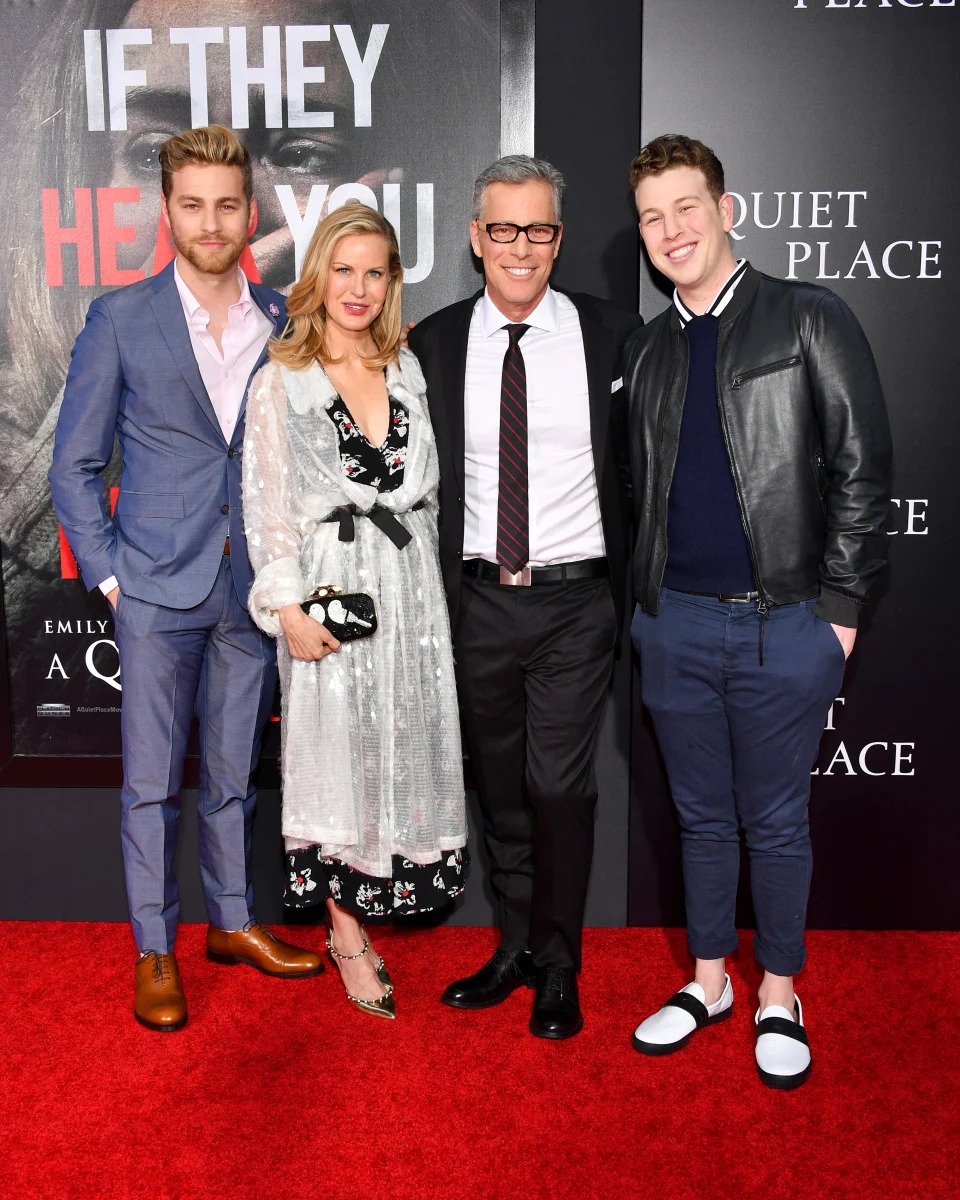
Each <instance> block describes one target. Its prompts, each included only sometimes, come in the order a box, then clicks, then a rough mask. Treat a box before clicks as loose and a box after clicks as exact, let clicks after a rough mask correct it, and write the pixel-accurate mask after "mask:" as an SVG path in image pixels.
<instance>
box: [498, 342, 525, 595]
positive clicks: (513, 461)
mask: <svg viewBox="0 0 960 1200" xmlns="http://www.w3.org/2000/svg"><path fill="white" fill-rule="evenodd" d="M506 328H507V333H508V334H509V335H510V345H509V346H508V347H507V352H506V354H505V355H504V356H503V376H502V379H501V383H500V491H499V498H498V501H497V562H498V563H499V564H500V565H501V566H503V567H506V569H507V570H508V571H510V573H511V574H516V572H517V571H519V570H520V568H521V567H524V566H526V564H527V560H528V559H529V557H530V508H529V498H528V492H527V483H528V479H527V475H528V472H527V371H526V367H525V366H524V363H523V355H522V354H521V353H520V345H519V342H520V339H521V338H522V337H523V335H524V334H525V333H526V332H527V330H528V329H529V328H530V326H529V325H508V326H507V327H506Z"/></svg>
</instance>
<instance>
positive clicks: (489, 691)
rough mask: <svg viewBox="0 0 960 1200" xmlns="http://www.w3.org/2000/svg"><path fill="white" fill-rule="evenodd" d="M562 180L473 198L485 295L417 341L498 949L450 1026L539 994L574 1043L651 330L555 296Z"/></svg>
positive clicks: (537, 1010) (505, 170)
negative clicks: (529, 989)
mask: <svg viewBox="0 0 960 1200" xmlns="http://www.w3.org/2000/svg"><path fill="white" fill-rule="evenodd" d="M562 194H563V178H562V176H561V175H560V173H559V171H557V170H556V168H555V167H553V166H551V165H550V164H549V163H547V162H542V161H539V160H537V159H533V158H529V157H527V156H526V155H511V156H509V157H507V158H502V159H500V160H499V161H498V162H496V163H494V164H493V165H492V166H490V167H488V168H487V170H485V171H484V172H483V173H482V174H481V175H480V177H479V179H478V180H477V184H476V189H475V192H474V212H473V221H472V222H471V225H470V241H471V245H472V246H473V250H474V253H475V254H477V255H478V256H479V257H480V259H481V260H482V262H483V270H484V276H485V279H486V287H485V289H484V290H483V291H482V292H480V293H479V294H478V295H475V296H472V297H470V299H468V300H463V301H460V302H459V303H457V304H452V305H450V306H449V307H448V308H445V309H442V310H441V311H440V312H438V313H434V314H433V316H431V317H429V318H427V320H425V321H423V322H422V323H421V324H420V325H418V326H417V327H416V328H415V329H414V330H413V331H412V333H411V334H410V346H411V348H412V349H413V350H414V352H415V353H416V354H417V356H418V357H419V359H420V362H421V365H422V367H423V371H424V374H425V376H426V380H427V397H428V400H429V404H430V413H431V418H432V420H433V426H434V431H435V433H436V438H437V446H438V450H439V457H440V559H441V566H442V569H443V577H444V583H445V586H446V590H447V598H448V601H449V605H450V619H451V625H452V629H453V638H454V650H455V655H456V660H457V679H458V686H459V689H460V700H461V707H462V710H463V719H464V726H465V732H466V736H467V744H468V748H469V751H470V756H471V759H472V762H473V765H474V768H475V772H476V779H477V789H478V792H479V796H480V804H481V809H482V812H483V819H484V832H485V835H486V841H487V847H488V850H489V854H490V871H491V883H492V885H493V890H494V892H495V894H496V898H497V904H498V910H499V913H498V915H499V922H500V928H501V932H502V938H501V944H500V947H499V949H498V950H497V952H496V953H495V954H494V956H493V958H492V959H491V960H490V961H489V962H488V963H486V964H485V965H484V966H483V967H482V968H481V969H480V970H479V971H478V972H477V973H476V974H474V975H471V976H469V977H468V978H466V979H460V980H458V981H457V982H455V983H453V984H451V985H450V987H448V988H447V990H446V991H445V992H444V994H443V1000H444V1002H445V1003H446V1004H450V1005H452V1006H453V1007H455V1008H486V1007H489V1006H490V1005H493V1004H499V1003H500V1002H501V1001H502V1000H504V999H505V998H506V997H507V996H508V995H509V994H510V993H511V992H512V991H513V990H514V989H515V988H517V987H520V986H523V985H526V986H534V985H535V986H536V998H535V1001H534V1006H533V1015H532V1017H531V1020H530V1030H531V1032H532V1033H534V1034H536V1035H537V1036H538V1037H546V1038H566V1037H572V1036H573V1035H574V1034H576V1033H578V1032H579V1031H580V1029H581V1028H582V1027H583V1017H582V1015H581V1013H580V1005H579V1000H578V995H577V972H578V971H579V969H580V944H581V930H582V926H583V911H584V905H585V903H586V891H587V880H588V877H589V873H590V860H591V857H592V850H593V820H594V808H595V805H596V800H597V788H596V780H595V777H594V770H593V759H594V751H595V748H596V741H597V732H598V729H599V725H600V717H601V714H602V712H603V706H604V700H605V697H606V693H607V689H608V685H609V682H610V675H611V670H612V666H613V655H614V645H615V643H616V640H617V631H618V629H619V626H620V615H621V609H622V597H623V590H624V575H625V567H626V559H627V552H626V536H625V534H626V520H625V502H624V495H623V492H622V485H621V480H622V478H623V473H622V470H621V468H622V464H623V459H624V454H625V450H626V439H625V436H624V433H623V432H622V431H623V429H624V427H623V426H622V425H621V421H620V416H621V412H622V391H621V386H622V381H621V379H620V378H619V376H620V353H621V349H622V347H623V344H624V342H625V341H626V339H627V338H628V337H629V335H630V334H631V333H632V332H633V331H634V330H635V329H637V328H638V327H639V325H640V324H641V321H640V318H639V317H638V316H637V315H635V314H631V313H626V312H623V311H620V310H618V309H616V308H614V307H613V306H612V305H610V304H608V303H606V302H605V301H602V300H597V299H595V298H594V297H591V296H583V295H566V294H565V293H563V292H559V291H557V290H555V289H554V288H551V287H550V283H549V280H550V272H551V271H552V269H553V263H554V260H555V259H556V257H557V252H558V250H559V249H560V239H561V235H562V226H561V224H560V207H561V200H562Z"/></svg>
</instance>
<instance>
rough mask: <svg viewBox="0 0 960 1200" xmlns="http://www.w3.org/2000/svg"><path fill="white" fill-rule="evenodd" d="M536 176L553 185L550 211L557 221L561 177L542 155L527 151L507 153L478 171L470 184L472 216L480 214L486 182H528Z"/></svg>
mask: <svg viewBox="0 0 960 1200" xmlns="http://www.w3.org/2000/svg"><path fill="white" fill-rule="evenodd" d="M531 179H539V180H540V181H541V182H542V183H549V184H550V186H551V187H552V188H553V211H554V214H555V217H556V220H557V221H558V222H559V220H560V214H561V211H562V209H563V176H562V175H561V174H560V172H559V171H558V170H557V168H556V167H555V166H554V165H553V163H548V162H547V160H546V159H544V158H531V157H530V155H529V154H508V155H507V156H506V157H505V158H498V159H497V161H496V162H495V163H491V164H490V166H489V167H487V168H486V169H485V170H483V171H481V172H480V174H479V175H478V176H477V182H476V183H475V184H474V185H473V219H474V220H475V221H479V220H480V218H481V217H482V216H483V197H484V193H485V192H486V190H487V184H489V183H528V182H529V181H530V180H531Z"/></svg>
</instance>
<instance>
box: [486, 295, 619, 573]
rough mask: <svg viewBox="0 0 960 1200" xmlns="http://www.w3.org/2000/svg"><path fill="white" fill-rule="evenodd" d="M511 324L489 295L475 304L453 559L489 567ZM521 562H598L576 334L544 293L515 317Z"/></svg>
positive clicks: (576, 323)
mask: <svg viewBox="0 0 960 1200" xmlns="http://www.w3.org/2000/svg"><path fill="white" fill-rule="evenodd" d="M510 324H512V322H511V321H510V319H509V318H508V317H505V316H504V315H503V313H502V312H500V310H499V309H498V308H497V307H496V305H495V304H494V303H493V301H492V300H491V299H490V296H489V293H488V292H484V294H483V296H481V297H480V299H479V300H478V301H477V305H476V307H475V308H474V310H473V317H472V319H471V323H470V334H469V338H468V341H467V372H466V380H465V387H464V449H465V451H466V457H465V462H464V497H463V499H464V529H463V557H464V558H485V559H486V560H487V561H488V562H496V561H497V501H498V495H499V476H500V466H499V460H500V380H501V376H502V374H503V356H504V354H505V353H506V351H507V346H508V344H509V335H508V334H507V332H506V328H505V327H506V326H507V325H510ZM523 324H524V325H529V326H530V328H529V329H528V330H527V332H526V333H525V334H524V335H523V337H522V338H521V339H520V343H519V345H520V352H521V353H522V355H523V361H524V364H525V367H526V375H527V440H528V480H529V483H528V490H529V510H530V560H529V561H530V565H531V566H549V565H551V564H552V563H562V562H573V561H576V560H579V559H584V558H602V557H603V555H604V553H605V550H604V542H603V527H602V525H601V522H600V496H599V493H598V491H597V479H596V468H595V464H594V461H593V443H592V441H591V437H590V401H589V396H588V393H587V365H586V361H585V360H584V354H583V335H582V333H581V331H580V317H579V315H578V313H577V310H576V307H575V305H574V304H573V303H572V302H571V301H570V300H568V299H567V297H566V296H563V295H561V294H560V293H559V292H555V291H553V289H552V288H549V287H548V288H547V291H546V293H545V294H544V297H543V299H542V300H541V301H540V303H539V304H538V305H537V307H536V308H535V309H534V310H533V312H532V313H531V314H530V315H529V316H528V317H526V318H525V319H524V321H523Z"/></svg>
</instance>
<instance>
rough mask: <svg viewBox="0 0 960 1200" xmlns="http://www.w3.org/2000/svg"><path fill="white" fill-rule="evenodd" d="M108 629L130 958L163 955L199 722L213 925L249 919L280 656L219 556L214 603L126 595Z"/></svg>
mask: <svg viewBox="0 0 960 1200" xmlns="http://www.w3.org/2000/svg"><path fill="white" fill-rule="evenodd" d="M115 630H116V642H117V648H118V650H119V653H120V670H121V681H122V684H123V705H122V711H121V719H120V721H121V733H122V744H123V790H122V792H121V802H122V817H121V832H122V842H123V863H124V873H125V877H126V884H127V900H128V903H129V906H130V918H131V921H132V924H133V932H134V937H135V938H136V942H137V948H138V949H139V950H157V951H159V952H160V953H167V952H169V951H171V950H172V949H173V945H174V939H175V937H176V930H177V918H178V915H179V908H180V898H179V889H178V886H177V879H176V873H175V870H174V852H175V849H176V842H177V829H178V826H179V821H180V796H179V793H180V788H181V786H182V783H183V764H184V758H185V755H186V750H187V739H188V737H189V734H190V727H191V723H192V720H193V715H194V712H196V714H197V717H198V719H199V725H200V776H199V790H198V798H197V806H198V814H199V833H200V874H201V878H202V881H203V889H204V893H205V895H206V901H207V911H208V915H209V918H210V921H211V922H212V923H213V924H214V925H216V926H218V927H219V928H221V929H228V930H235V929H242V928H243V926H244V925H245V924H246V923H247V922H248V921H249V920H250V917H251V908H252V889H251V883H250V870H249V858H250V824H251V820H252V817H253V809H254V806H255V803H256V788H255V787H254V786H253V784H252V782H251V781H252V774H253V770H254V768H255V766H256V764H257V760H258V758H259V755H260V739H261V735H262V733H263V727H264V724H265V723H266V720H267V718H268V716H269V715H270V706H271V704H272V701H273V695H274V690H275V687H276V680H277V668H276V653H275V647H274V643H273V642H272V641H271V639H269V638H267V637H265V636H264V635H263V634H262V633H261V632H260V630H259V629H257V627H256V626H255V625H254V624H253V622H252V621H251V620H250V617H249V616H248V614H247V612H246V611H245V610H244V608H243V607H242V605H241V604H240V601H239V599H238V597H237V592H236V588H235V587H234V584H233V579H232V575H231V570H230V559H229V557H228V556H226V555H225V556H224V558H223V562H222V563H221V566H220V570H219V573H218V575H217V578H216V582H215V583H214V586H213V589H212V590H211V592H210V594H209V595H208V596H207V597H206V599H205V600H203V601H202V602H201V603H200V604H198V605H196V606H195V607H193V608H188V609H176V608H166V607H164V606H162V605H158V604H151V603H149V602H148V601H145V600H138V599H136V598H135V597H133V596H127V595H124V594H122V593H121V595H120V598H119V602H118V605H117V611H116V617H115Z"/></svg>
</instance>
